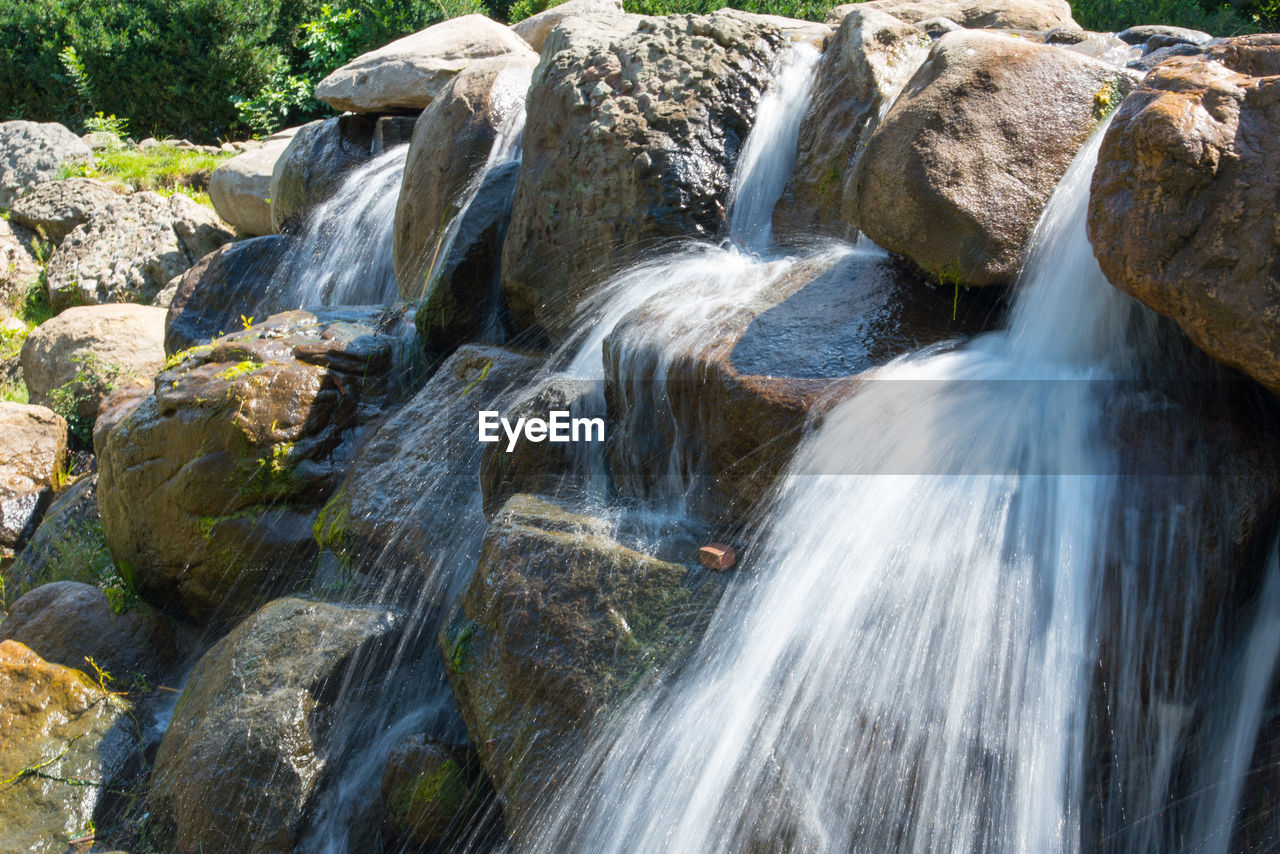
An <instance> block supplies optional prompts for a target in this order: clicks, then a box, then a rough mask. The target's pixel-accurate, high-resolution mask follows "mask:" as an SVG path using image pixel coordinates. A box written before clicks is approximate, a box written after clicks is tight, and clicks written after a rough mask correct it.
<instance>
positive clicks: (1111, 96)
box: [1093, 82, 1124, 121]
mask: <svg viewBox="0 0 1280 854" xmlns="http://www.w3.org/2000/svg"><path fill="white" fill-rule="evenodd" d="M1122 100H1124V98H1123V96H1121V94H1120V89H1119V87H1118V86H1116V84H1115V83H1114V82H1107V83H1106V84H1105V85H1104V86H1103V87H1102V88H1101V89H1099V90H1098V91H1097V92H1096V93H1095V94H1094V96H1093V116H1094V118H1096V119H1097V120H1098V121H1102V120H1103V119H1105V118H1106V117H1107V115H1108V114H1110V113H1111V111H1112V110H1114V109H1115V108H1116V107H1118V106H1120V102H1121V101H1122Z"/></svg>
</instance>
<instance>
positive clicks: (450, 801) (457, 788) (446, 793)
mask: <svg viewBox="0 0 1280 854" xmlns="http://www.w3.org/2000/svg"><path fill="white" fill-rule="evenodd" d="M473 764H474V761H473V759H472V755H469V754H468V752H467V751H466V750H465V749H463V748H459V747H454V746H451V745H445V744H440V743H438V742H434V741H432V740H430V739H428V738H425V737H424V736H421V735H419V736H413V737H410V738H408V739H405V740H404V741H403V742H401V743H400V744H398V745H396V747H395V749H393V750H392V751H391V755H390V756H389V757H387V766H386V769H385V770H384V771H383V774H382V803H383V804H384V806H385V810H386V813H385V815H386V822H387V825H388V827H389V828H390V829H391V832H392V833H393V834H394V835H395V836H396V838H397V839H400V840H401V841H403V842H406V843H411V844H415V845H419V846H422V847H427V848H429V847H431V846H434V845H441V844H443V843H446V842H448V841H449V840H450V838H451V837H452V836H454V834H455V832H456V831H459V830H462V829H463V827H464V826H465V824H464V823H465V822H466V820H467V819H468V818H470V812H471V811H472V809H474V807H475V806H476V805H477V804H478V803H479V802H480V800H481V798H482V797H483V788H484V787H483V786H482V785H481V784H480V779H479V778H480V774H479V769H478V768H472V767H471V766H472V765H473Z"/></svg>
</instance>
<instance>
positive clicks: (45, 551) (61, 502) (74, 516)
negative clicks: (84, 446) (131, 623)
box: [4, 474, 129, 666]
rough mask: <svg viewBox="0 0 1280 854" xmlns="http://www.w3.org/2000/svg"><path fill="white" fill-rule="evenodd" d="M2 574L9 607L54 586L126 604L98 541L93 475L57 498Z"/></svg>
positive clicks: (107, 554)
mask: <svg viewBox="0 0 1280 854" xmlns="http://www.w3.org/2000/svg"><path fill="white" fill-rule="evenodd" d="M4 574H5V592H6V593H7V594H8V598H9V601H13V600H14V599H15V598H17V597H19V596H22V595H24V594H26V593H29V592H30V591H32V590H34V589H36V588H37V587H40V586H42V585H45V584H52V583H53V582H57V581H80V582H83V583H85V584H93V585H95V586H98V587H101V588H102V589H104V590H105V591H106V592H107V594H108V596H109V597H110V598H111V600H112V601H113V602H116V603H118V604H124V603H125V602H126V601H127V600H128V598H129V596H128V591H127V589H126V585H125V582H124V579H123V578H121V577H120V575H119V573H118V571H117V570H116V567H115V564H114V563H112V562H111V552H109V551H108V550H107V542H106V540H105V539H103V537H102V520H101V519H100V518H99V516H98V476H97V475H96V474H91V475H86V476H84V477H81V478H79V479H78V480H76V482H75V483H73V484H71V485H70V486H68V487H67V488H66V489H64V490H62V491H61V492H59V493H58V495H57V497H56V498H55V499H54V500H53V502H52V503H51V504H50V505H49V509H48V510H47V511H45V514H44V517H43V518H42V519H41V520H40V527H38V528H36V532H35V533H34V534H33V535H32V536H31V539H30V540H29V541H28V542H27V544H26V545H25V546H24V547H23V549H22V551H21V552H19V553H18V557H17V559H16V560H15V561H14V562H13V565H12V566H11V567H9V568H8V569H7V570H5V573H4ZM71 666H76V665H75V664H74V663H73V664H72V665H71Z"/></svg>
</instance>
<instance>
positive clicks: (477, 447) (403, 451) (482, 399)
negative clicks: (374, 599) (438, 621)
mask: <svg viewBox="0 0 1280 854" xmlns="http://www.w3.org/2000/svg"><path fill="white" fill-rule="evenodd" d="M540 365H541V361H540V360H539V359H536V358H533V357H531V356H527V355H524V354H522V353H517V352H514V351H511V350H504V349H502V348H500V347H483V346H478V345H467V346H464V347H459V348H458V350H457V352H455V353H454V354H453V355H452V356H451V357H450V358H449V359H448V361H446V362H445V363H444V364H443V365H441V366H440V368H439V369H438V370H437V371H436V372H435V374H434V375H433V376H432V377H431V379H430V380H429V381H428V382H427V384H426V385H425V386H424V387H423V388H422V390H421V391H419V392H418V393H417V394H416V395H414V397H413V398H412V399H411V400H410V401H409V402H408V403H406V404H405V405H404V406H402V407H401V408H400V409H399V410H398V411H397V412H396V413H395V414H394V415H392V416H391V417H390V418H388V419H387V420H386V422H385V423H384V424H383V425H382V426H381V427H380V428H379V429H378V432H377V434H375V435H374V436H373V438H371V439H370V440H369V442H368V443H367V444H366V445H365V446H364V448H362V449H361V451H360V454H359V456H358V457H357V458H356V459H355V461H354V462H353V464H352V465H351V467H350V474H348V475H347V477H346V479H345V480H344V481H343V483H342V486H341V487H340V488H339V489H338V490H337V492H336V493H335V494H334V497H333V499H332V501H330V502H329V504H328V505H327V506H326V507H325V509H324V511H323V512H322V513H321V514H320V517H319V519H318V520H317V525H316V534H317V538H318V539H319V540H320V542H321V544H322V545H323V546H324V547H325V548H328V549H330V550H332V551H333V552H335V553H336V554H338V555H339V556H340V557H341V558H342V559H343V560H344V561H345V562H346V563H347V564H348V565H350V566H351V567H352V568H353V569H354V570H356V571H377V572H379V573H382V574H387V573H395V572H398V571H401V570H403V569H406V568H408V569H411V570H412V571H413V572H414V573H415V574H420V575H428V576H429V575H431V573H432V572H434V570H435V569H436V568H439V567H441V566H442V565H443V564H445V563H447V562H448V561H450V560H452V559H453V558H454V557H455V554H454V549H455V548H457V547H459V545H461V547H462V548H463V549H464V550H465V548H467V547H468V546H471V547H474V543H471V542H470V540H471V539H478V538H479V535H480V534H481V533H482V532H483V530H484V525H485V521H484V516H483V515H482V513H481V509H480V502H479V500H478V498H479V496H478V495H477V489H476V487H477V483H476V470H477V469H478V467H479V464H480V455H481V452H482V450H483V448H484V445H482V444H481V443H479V442H477V441H476V424H477V420H478V414H479V412H480V410H485V409H489V410H502V409H504V408H505V407H506V405H507V403H508V401H509V400H510V398H511V396H512V395H513V394H514V393H515V391H516V390H518V389H519V388H520V387H521V386H523V385H524V384H525V382H527V381H528V379H529V378H530V377H532V376H533V374H534V372H535V371H536V370H537V369H538V367H539V366H540ZM471 554H472V557H471V560H470V561H469V562H474V552H472V553H471ZM445 569H446V570H447V571H448V573H449V574H452V573H454V572H455V571H457V570H458V567H457V566H454V565H448V566H445Z"/></svg>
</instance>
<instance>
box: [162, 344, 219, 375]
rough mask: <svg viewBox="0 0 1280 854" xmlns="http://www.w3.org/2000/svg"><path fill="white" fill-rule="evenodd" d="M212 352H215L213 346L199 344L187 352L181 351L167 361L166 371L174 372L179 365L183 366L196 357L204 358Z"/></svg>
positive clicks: (165, 364) (189, 348)
mask: <svg viewBox="0 0 1280 854" xmlns="http://www.w3.org/2000/svg"><path fill="white" fill-rule="evenodd" d="M212 350H213V345H212V344H197V345H196V346H194V347H188V348H187V349H185V350H179V351H178V352H176V353H174V354H173V355H172V356H170V357H169V358H168V359H166V360H165V362H164V369H165V370H166V371H168V370H172V369H173V368H176V367H177V366H178V365H181V364H182V363H183V362H185V361H187V360H188V359H190V358H193V357H195V356H202V355H204V354H206V353H209V352H211V351H212Z"/></svg>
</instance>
